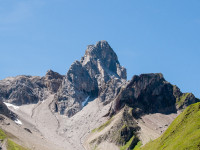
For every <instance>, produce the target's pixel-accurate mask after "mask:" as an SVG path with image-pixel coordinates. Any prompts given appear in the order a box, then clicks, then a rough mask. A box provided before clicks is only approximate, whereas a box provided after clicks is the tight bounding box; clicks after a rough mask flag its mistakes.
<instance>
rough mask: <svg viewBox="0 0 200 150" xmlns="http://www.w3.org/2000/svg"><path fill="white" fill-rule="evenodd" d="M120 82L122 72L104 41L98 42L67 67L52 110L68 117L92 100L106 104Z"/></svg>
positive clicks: (122, 76) (124, 76) (115, 92)
mask: <svg viewBox="0 0 200 150" xmlns="http://www.w3.org/2000/svg"><path fill="white" fill-rule="evenodd" d="M124 83H126V69H125V68H123V67H122V66H121V65H120V63H119V61H118V58H117V55H116V53H115V52H114V51H113V49H112V48H111V47H110V45H109V44H108V42H106V41H99V42H97V43H96V45H89V46H88V47H87V50H86V52H85V55H84V57H82V58H81V60H80V61H75V62H74V63H73V64H72V65H71V67H70V69H69V71H68V72H67V75H66V76H65V77H64V79H63V82H62V85H61V87H60V89H59V91H58V93H57V94H56V96H55V100H54V102H55V103H54V107H53V109H54V110H55V111H57V112H59V113H61V114H65V115H67V116H69V117H71V116H72V115H74V114H75V113H76V112H78V111H80V110H81V109H82V108H83V107H84V105H85V103H87V101H91V100H92V99H94V98H97V97H99V98H100V100H101V101H102V102H104V103H108V102H110V101H111V100H112V99H113V98H114V97H115V96H116V95H117V93H118V92H119V90H118V89H119V88H120V86H121V85H122V84H124Z"/></svg>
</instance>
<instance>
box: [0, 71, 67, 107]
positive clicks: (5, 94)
mask: <svg viewBox="0 0 200 150" xmlns="http://www.w3.org/2000/svg"><path fill="white" fill-rule="evenodd" d="M62 79H63V76H61V75H60V74H58V73H56V72H53V71H51V70H50V71H48V72H47V74H46V76H44V77H39V76H25V75H21V76H17V77H8V78H6V79H4V80H1V81H0V101H6V102H9V103H12V104H15V105H22V104H31V103H37V102H38V101H42V100H44V99H45V98H46V97H47V95H48V93H56V92H57V90H58V88H59V87H60V85H61V83H62Z"/></svg>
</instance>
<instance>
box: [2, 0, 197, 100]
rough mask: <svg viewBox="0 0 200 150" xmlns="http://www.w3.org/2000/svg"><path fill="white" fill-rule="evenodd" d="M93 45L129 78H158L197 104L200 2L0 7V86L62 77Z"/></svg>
mask: <svg viewBox="0 0 200 150" xmlns="http://www.w3.org/2000/svg"><path fill="white" fill-rule="evenodd" d="M99 40H107V41H108V42H109V44H110V45H111V47H112V48H113V49H114V50H115V52H116V53H117V55H118V57H119V61H120V62H121V64H122V65H123V66H124V67H126V68H127V70H128V79H131V77H132V76H133V75H135V74H141V73H152V72H153V73H155V72H162V73H163V74H164V77H165V78H166V80H167V81H169V82H171V83H172V84H176V85H177V86H179V87H180V89H181V90H182V91H183V92H193V93H194V94H195V96H197V97H200V0H190V1H189V0H165V1H164V0H101V1H100V0H0V79H3V78H5V77H8V76H16V75H21V74H26V75H39V76H43V75H45V73H46V71H47V70H49V69H52V70H54V71H57V72H59V73H61V74H66V72H67V70H68V68H69V67H70V65H71V64H72V62H73V61H75V60H80V58H81V56H83V55H84V52H85V49H86V46H87V45H89V44H95V43H96V41H99Z"/></svg>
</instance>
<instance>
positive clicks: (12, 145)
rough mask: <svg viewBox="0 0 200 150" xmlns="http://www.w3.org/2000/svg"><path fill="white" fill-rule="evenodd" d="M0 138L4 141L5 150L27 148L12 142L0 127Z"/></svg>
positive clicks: (25, 149)
mask: <svg viewBox="0 0 200 150" xmlns="http://www.w3.org/2000/svg"><path fill="white" fill-rule="evenodd" d="M0 140H1V141H4V140H5V141H6V148H7V150H28V149H27V148H24V147H22V146H20V145H18V144H16V143H15V142H13V141H12V140H11V139H9V138H8V136H7V135H6V133H5V132H4V131H3V130H2V129H0Z"/></svg>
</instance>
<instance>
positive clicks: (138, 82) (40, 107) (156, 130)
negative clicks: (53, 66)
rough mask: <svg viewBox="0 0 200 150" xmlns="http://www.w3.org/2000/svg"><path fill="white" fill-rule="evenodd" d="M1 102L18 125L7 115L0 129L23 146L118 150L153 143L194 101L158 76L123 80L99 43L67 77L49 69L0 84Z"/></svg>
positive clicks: (122, 73) (105, 46) (112, 55)
mask: <svg viewBox="0 0 200 150" xmlns="http://www.w3.org/2000/svg"><path fill="white" fill-rule="evenodd" d="M0 101H1V102H6V103H11V104H12V105H17V106H18V107H17V108H18V109H15V107H12V106H8V108H7V107H6V106H5V105H4V103H2V104H3V107H2V108H3V109H4V110H5V112H8V110H7V109H9V111H11V112H13V114H16V119H18V120H19V121H21V124H17V123H16V122H14V123H13V121H12V120H9V116H8V119H5V120H4V121H2V124H0V125H1V128H2V129H4V130H6V132H10V131H12V133H13V134H15V136H17V137H20V138H21V139H23V141H25V142H24V143H23V141H21V142H22V143H23V144H25V147H29V148H31V149H32V146H33V145H34V147H35V149H38V150H41V148H42V149H45V150H53V149H54V150H64V149H65V150H66V149H74V150H81V149H87V150H90V149H94V148H99V149H102V150H103V149H110V150H112V149H113V150H118V149H120V148H123V149H131V148H133V147H134V146H136V145H137V142H139V141H141V142H142V144H145V143H147V142H148V141H149V140H150V137H153V139H155V138H158V137H159V136H160V135H161V134H162V133H163V132H164V131H165V130H166V129H167V127H168V126H169V125H170V123H171V122H172V121H173V119H174V118H175V117H176V116H177V115H178V114H179V112H181V111H183V110H184V109H185V108H186V107H187V106H189V105H190V104H193V103H196V102H198V101H199V99H197V98H196V97H195V96H194V95H193V94H192V93H182V92H181V90H180V89H179V88H178V87H177V86H175V85H172V84H171V83H169V82H168V81H166V80H165V79H164V76H163V75H162V74H161V73H149V74H141V75H134V76H133V78H132V79H131V80H130V81H127V73H126V69H125V68H124V67H122V66H121V65H120V63H119V60H118V57H117V55H116V53H115V52H114V50H113V49H112V48H111V46H110V45H109V44H108V42H107V41H99V42H97V43H96V44H95V45H89V46H88V47H87V49H86V51H85V55H84V56H83V57H82V58H81V59H80V61H78V60H77V61H75V62H74V63H72V65H71V66H70V68H69V70H68V71H67V73H66V75H60V74H59V73H57V72H54V71H52V70H48V71H47V73H46V75H45V76H43V77H39V76H25V75H22V76H17V77H10V78H6V79H4V80H0ZM149 118H150V119H149ZM6 124H10V125H6ZM25 128H26V129H28V131H31V132H32V133H31V135H32V136H30V132H27V130H25ZM19 131H20V132H21V133H23V135H24V136H22V135H21V133H19ZM93 131H95V132H93ZM76 141H79V142H76ZM28 143H30V144H28ZM36 143H38V144H36ZM42 143H45V145H44V146H42ZM48 145H50V146H48Z"/></svg>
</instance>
